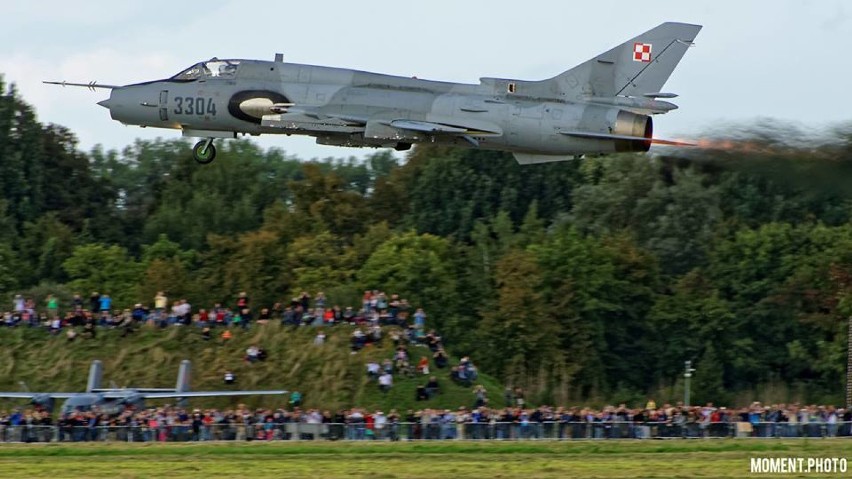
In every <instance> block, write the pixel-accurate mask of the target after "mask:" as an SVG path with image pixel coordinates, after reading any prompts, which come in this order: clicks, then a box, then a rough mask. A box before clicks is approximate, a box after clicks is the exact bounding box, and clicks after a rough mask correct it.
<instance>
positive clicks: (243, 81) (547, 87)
mask: <svg viewBox="0 0 852 479" xmlns="http://www.w3.org/2000/svg"><path fill="white" fill-rule="evenodd" d="M699 30H701V26H699V25H689V24H685V23H663V24H661V25H660V26H658V27H656V28H653V29H651V30H649V31H647V32H645V33H642V34H641V35H639V36H637V37H635V38H632V39H630V40H628V41H626V42H624V43H622V44H621V45H618V46H617V47H615V48H613V49H611V50H609V51H607V52H605V53H602V54H600V55H597V56H596V57H594V58H592V59H591V60H589V61H587V62H585V63H582V64H580V65H578V66H576V67H574V68H572V69H570V70H568V71H565V72H563V73H561V74H559V75H557V76H555V77H553V78H550V79H547V80H540V81H526V80H514V79H502V78H481V79H480V82H479V84H478V85H473V84H460V83H448V82H440V81H431V80H421V79H417V78H406V77H399V76H391V75H382V74H378V73H369V72H363V71H357V70H349V69H344V68H330V67H322V66H312V65H299V64H293V63H285V62H284V61H283V56H282V55H281V54H277V55H276V56H275V60H274V61H260V60H219V59H217V58H213V59H212V60H209V61H205V62H201V63H197V64H195V65H192V66H191V67H189V68H187V69H186V70H184V71H182V72H180V73H178V74H177V75H175V76H173V77H171V78H168V79H165V80H155V81H148V82H143V83H136V84H132V85H126V86H118V85H100V84H97V83H95V82H92V83H88V84H85V83H65V82H46V83H52V84H60V85H72V86H85V87H89V88H91V89H92V90H94V89H97V88H105V89H109V90H111V93H110V97H109V99H107V100H103V101H101V102H99V103H98V104H99V105H101V106H103V107H105V108H107V109H109V111H110V115H111V116H112V118H113V119H114V120H118V121H120V122H122V123H124V124H126V125H139V126H142V127H156V128H173V129H177V130H181V131H182V132H183V135H184V136H188V137H200V138H204V139H203V140H202V141H199V142H198V143H197V144H196V145H195V147H194V149H193V154H194V157H195V159H196V160H197V161H198V162H199V163H209V162H211V161H213V158H214V157H215V156H216V149H215V147H214V145H213V140H214V139H215V138H234V137H236V136H237V135H239V134H248V135H260V134H267V133H283V134H287V135H310V136H314V137H316V139H317V143H320V144H325V145H339V146H357V147H363V146H367V147H391V148H395V149H397V150H407V149H409V148H411V145H412V144H415V143H432V144H441V145H455V146H463V147H469V148H481V149H487V150H500V151H510V152H512V153H513V154H514V155H515V158H516V159H517V160H518V162H520V163H522V164H530V163H544V162H549V161H561V160H568V159H571V158H575V157H578V156H580V155H583V154H605V153H613V152H636V151H638V152H644V151H648V149H649V148H650V146H651V144H652V143H663V144H670V145H680V144H682V143H678V142H674V141H667V140H660V139H656V138H654V137H653V135H652V132H653V122H652V119H651V116H652V115H655V114H660V113H666V112H668V111H671V110H673V109H675V108H677V106H676V105H674V104H672V103H670V102H668V101H666V100H665V99H670V98H674V97H675V96H677V95H675V94H673V93H665V92H664V91H663V90H662V88H663V85H664V84H665V82H666V80H668V78H669V76H670V75H671V73H672V71H673V70H674V68H675V66H677V64H678V62H679V61H680V59H681V58H682V57H683V55H684V53H686V50H687V49H688V48H689V47H690V46H691V45H692V44H693V40H694V39H695V36H696V35H697V34H698V32H699ZM556 51H558V49H556Z"/></svg>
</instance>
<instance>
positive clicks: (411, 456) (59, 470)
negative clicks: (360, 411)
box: [0, 439, 852, 479]
mask: <svg viewBox="0 0 852 479" xmlns="http://www.w3.org/2000/svg"><path fill="white" fill-rule="evenodd" d="M793 456H795V457H804V458H808V457H838V458H846V459H847V460H852V439H820V440H807V439H804V440H749V439H737V440H694V441H693V440H676V441H665V442H663V441H618V442H609V441H599V442H590V441H583V442H563V443H557V442H521V443H516V442H511V443H502V442H500V443H498V442H489V443H470V442H460V443H457V442H453V443H447V442H441V443H414V444H412V443H385V442H382V443H304V442H303V443H282V442H274V443H206V444H124V443H108V444H91V443H86V444H73V445H68V444H41V445H39V444H32V445H18V444H2V445H0V477H16V478H17V477H21V478H25V477H26V478H30V477H51V478H58V477H62V478H65V477H93V478H97V477H119V478H159V477H169V478H184V477H216V478H221V477H246V478H259V477H312V478H336V477H341V478H342V477H346V478H352V477H364V478H388V479H390V478H452V479H463V478H477V479H486V478H512V477H523V478H539V477H541V478H566V477H583V478H631V479H633V478H644V477H648V478H658V477H666V478H691V477H700V478H710V477H755V476H757V475H756V474H753V473H751V472H750V471H749V464H750V458H751V457H793ZM847 474H849V473H847ZM767 476H769V477H773V475H767ZM784 476H785V477H848V476H846V475H843V474H833V475H819V474H802V475H795V474H785V475H784Z"/></svg>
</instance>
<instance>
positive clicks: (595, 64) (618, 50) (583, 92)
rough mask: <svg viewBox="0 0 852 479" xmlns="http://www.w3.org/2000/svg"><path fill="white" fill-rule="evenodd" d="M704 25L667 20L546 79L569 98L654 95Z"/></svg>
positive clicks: (660, 89) (660, 88)
mask: <svg viewBox="0 0 852 479" xmlns="http://www.w3.org/2000/svg"><path fill="white" fill-rule="evenodd" d="M700 30H701V25H690V24H687V23H674V22H667V23H663V24H661V25H659V26H658V27H656V28H653V29H651V30H648V31H647V32H645V33H642V34H641V35H638V36H636V37H634V38H631V39H630V40H628V41H626V42H624V43H622V44H621V45H619V46H617V47H615V48H613V49H612V50H609V51H607V52H605V53H602V54H600V55H598V56H596V57H595V58H592V59H591V60H589V61H587V62H585V63H582V64H580V65H578V66H576V67H574V68H572V69H570V70H568V71H566V72H564V73H561V74H559V75H557V76H555V77H553V78H551V79H550V80H545V82H555V83H556V85H555V86H556V89H557V90H558V91H559V92H561V93H562V94H563V95H566V96H569V97H579V96H585V97H589V96H591V97H611V96H616V95H621V96H643V95H649V96H650V95H653V94H655V93H659V92H660V91H662V88H663V85H664V84H665V83H666V80H668V79H669V76H671V74H672V72H673V71H674V69H675V67H676V66H677V64H678V63H679V62H680V59H681V58H683V55H684V54H685V53H686V50H687V48H689V47H690V45H692V42H693V40H694V39H695V37H696V35H698V32H699V31H700Z"/></svg>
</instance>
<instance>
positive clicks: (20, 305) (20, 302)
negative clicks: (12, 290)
mask: <svg viewBox="0 0 852 479" xmlns="http://www.w3.org/2000/svg"><path fill="white" fill-rule="evenodd" d="M12 304H13V307H14V308H15V312H16V313H18V314H21V313H23V312H24V297H23V296H21V295H20V294H16V295H15V299H14V301H13V302H12Z"/></svg>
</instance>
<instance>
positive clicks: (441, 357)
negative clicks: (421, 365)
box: [432, 349, 449, 369]
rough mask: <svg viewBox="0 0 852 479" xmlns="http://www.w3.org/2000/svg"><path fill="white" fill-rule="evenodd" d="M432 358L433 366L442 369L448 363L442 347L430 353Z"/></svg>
mask: <svg viewBox="0 0 852 479" xmlns="http://www.w3.org/2000/svg"><path fill="white" fill-rule="evenodd" d="M432 359H434V360H435V367H437V368H440V369H444V368H445V367H447V364H449V358H447V353H446V352H444V350H443V349H439V350H437V351H435V354H434V355H432Z"/></svg>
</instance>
